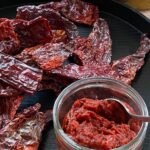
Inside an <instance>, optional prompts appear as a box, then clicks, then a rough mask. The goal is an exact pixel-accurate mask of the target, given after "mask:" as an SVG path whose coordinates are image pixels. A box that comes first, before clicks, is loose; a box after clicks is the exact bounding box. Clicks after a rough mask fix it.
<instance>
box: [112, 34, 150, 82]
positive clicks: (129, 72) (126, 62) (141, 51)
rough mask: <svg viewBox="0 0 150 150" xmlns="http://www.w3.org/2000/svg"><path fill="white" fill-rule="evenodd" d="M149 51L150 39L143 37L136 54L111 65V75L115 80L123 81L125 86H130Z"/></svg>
mask: <svg viewBox="0 0 150 150" xmlns="http://www.w3.org/2000/svg"><path fill="white" fill-rule="evenodd" d="M149 51H150V39H149V38H148V37H146V35H143V36H142V38H141V42H140V47H139V48H138V50H137V51H136V53H134V54H132V55H129V56H126V57H123V58H120V59H118V60H115V61H113V63H112V70H113V72H112V74H113V75H114V76H116V79H118V80H121V81H123V82H124V83H126V84H131V81H132V80H133V79H134V78H135V76H136V72H137V71H138V70H140V69H141V67H142V66H143V65H144V58H145V55H146V54H147V53H149Z"/></svg>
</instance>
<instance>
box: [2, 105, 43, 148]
mask: <svg viewBox="0 0 150 150" xmlns="http://www.w3.org/2000/svg"><path fill="white" fill-rule="evenodd" d="M39 109H40V104H36V105H34V106H31V107H29V108H27V109H25V110H23V112H22V113H19V114H17V115H16V116H15V118H14V119H13V120H12V121H10V122H9V123H8V124H7V125H6V126H5V127H4V128H3V129H1V130H0V136H1V138H0V149H5V150H10V149H15V150H20V149H21V150H27V149H28V150H29V149H30V150H37V149H38V146H39V142H40V138H41V134H42V131H43V129H44V126H45V123H46V116H45V114H44V113H42V112H39Z"/></svg>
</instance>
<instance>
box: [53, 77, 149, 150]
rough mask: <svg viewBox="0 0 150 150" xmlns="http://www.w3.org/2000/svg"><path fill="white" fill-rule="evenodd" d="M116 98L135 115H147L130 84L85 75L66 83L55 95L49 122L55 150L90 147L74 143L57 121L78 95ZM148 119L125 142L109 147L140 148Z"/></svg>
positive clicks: (85, 149) (120, 149)
mask: <svg viewBox="0 0 150 150" xmlns="http://www.w3.org/2000/svg"><path fill="white" fill-rule="evenodd" d="M84 97H86V98H92V99H105V98H110V97H114V98H118V99H120V100H122V101H125V102H126V103H128V104H129V105H130V106H131V107H132V108H133V109H134V111H135V112H136V114H139V115H145V116H148V109H147V106H146V104H145V102H144V100H143V98H142V97H141V96H140V95H139V94H138V92H137V91H135V90H134V89H133V88H132V87H130V86H128V85H125V84H123V83H122V82H120V81H116V80H114V79H109V78H88V79H83V80H79V81H76V82H74V83H72V84H71V85H69V86H68V87H66V88H65V89H64V90H63V91H62V92H61V93H60V95H59V96H58V98H57V99H56V101H55V104H54V108H53V123H54V130H55V134H56V139H57V144H58V149H59V150H91V149H89V148H87V147H83V146H81V145H79V144H77V143H75V142H74V141H73V140H72V139H70V138H69V137H68V136H67V134H65V133H64V131H63V129H62V127H61V124H62V121H63V119H64V116H65V115H66V113H67V112H68V111H69V110H70V109H71V107H72V105H73V103H74V102H75V101H76V100H77V99H80V98H84ZM147 127H148V123H142V125H141V129H140V131H139V132H138V134H137V136H136V137H135V138H134V139H133V140H132V141H130V142H129V143H128V144H126V145H123V146H121V147H119V148H115V149H113V150H140V149H142V144H143V141H144V138H145V135H146V131H147Z"/></svg>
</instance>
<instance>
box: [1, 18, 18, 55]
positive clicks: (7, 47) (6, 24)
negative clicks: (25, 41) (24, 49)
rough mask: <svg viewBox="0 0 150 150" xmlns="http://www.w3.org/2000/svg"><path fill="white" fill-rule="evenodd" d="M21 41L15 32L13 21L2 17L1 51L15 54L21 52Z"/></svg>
mask: <svg viewBox="0 0 150 150" xmlns="http://www.w3.org/2000/svg"><path fill="white" fill-rule="evenodd" d="M19 48H20V41H19V39H18V36H17V34H16V33H15V31H14V29H13V27H12V25H11V21H10V20H9V19H6V18H0V52H3V53H6V54H9V55H15V54H17V53H18V52H19Z"/></svg>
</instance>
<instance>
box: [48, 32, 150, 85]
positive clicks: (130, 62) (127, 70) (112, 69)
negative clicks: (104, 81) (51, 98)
mask: <svg viewBox="0 0 150 150" xmlns="http://www.w3.org/2000/svg"><path fill="white" fill-rule="evenodd" d="M149 51H150V39H149V38H147V37H146V36H145V35H143V36H142V39H141V42H140V47H139V48H138V50H137V51H136V52H135V53H134V54H132V55H129V56H126V57H123V58H121V59H119V60H116V61H113V63H112V64H105V65H102V66H96V65H84V66H78V65H76V64H73V65H71V64H68V65H66V66H62V67H59V68H56V69H53V70H52V71H51V72H49V74H51V76H52V77H53V78H56V79H57V80H58V81H60V82H62V83H64V84H69V83H71V82H73V81H75V80H77V79H84V78H89V77H109V78H113V79H116V80H120V81H122V82H124V83H126V84H131V81H132V80H133V79H134V78H135V75H136V72H137V71H138V70H139V69H140V68H141V67H142V66H143V64H144V58H145V55H146V54H147V53H148V52H149Z"/></svg>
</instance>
